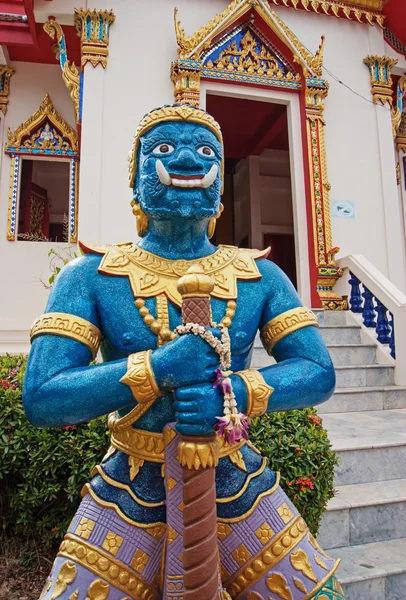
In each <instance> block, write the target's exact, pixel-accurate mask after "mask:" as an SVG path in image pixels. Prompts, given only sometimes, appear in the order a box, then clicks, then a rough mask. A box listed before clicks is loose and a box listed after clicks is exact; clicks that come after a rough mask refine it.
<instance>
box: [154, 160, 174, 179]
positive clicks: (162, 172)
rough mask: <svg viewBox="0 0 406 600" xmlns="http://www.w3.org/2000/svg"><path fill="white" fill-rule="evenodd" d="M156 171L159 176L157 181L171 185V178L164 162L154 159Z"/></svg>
mask: <svg viewBox="0 0 406 600" xmlns="http://www.w3.org/2000/svg"><path fill="white" fill-rule="evenodd" d="M156 172H157V174H158V177H159V181H160V182H161V183H163V184H164V185H171V183H172V179H171V176H170V175H169V173H168V171H167V170H166V169H165V167H164V164H163V162H162V161H161V160H159V159H158V160H157V161H156Z"/></svg>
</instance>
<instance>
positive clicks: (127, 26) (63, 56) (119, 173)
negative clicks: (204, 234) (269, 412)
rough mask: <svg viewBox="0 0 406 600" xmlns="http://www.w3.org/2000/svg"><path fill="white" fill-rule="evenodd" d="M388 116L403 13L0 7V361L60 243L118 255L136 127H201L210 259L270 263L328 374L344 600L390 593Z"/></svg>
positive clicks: (395, 521) (129, 227) (177, 6)
mask: <svg viewBox="0 0 406 600" xmlns="http://www.w3.org/2000/svg"><path fill="white" fill-rule="evenodd" d="M405 97H406V0H232V1H230V0H206V1H204V2H203V0H149V1H147V0H136V1H135V0H110V2H108V3H106V2H105V0H100V1H99V2H96V3H94V4H93V3H91V4H89V5H88V3H85V5H84V6H80V4H77V3H76V2H73V0H8V1H6V0H0V142H1V144H0V261H1V263H0V264H1V276H2V288H1V295H0V353H2V354H4V353H6V352H11V353H18V352H27V351H28V349H29V331H30V327H31V324H32V323H33V321H34V319H35V318H36V317H38V316H39V315H41V314H42V313H43V312H44V307H45V305H46V301H47V297H48V294H49V287H50V286H49V278H50V277H52V276H53V275H55V274H57V272H58V271H59V270H60V268H61V267H62V266H63V264H64V262H67V261H69V260H70V259H71V258H73V257H75V255H77V254H78V253H79V250H78V247H77V244H78V242H79V240H80V241H82V242H84V243H85V244H87V245H89V244H112V243H115V242H126V241H136V240H137V239H138V238H137V233H136V227H135V218H134V217H133V216H132V213H131V207H130V202H131V200H132V192H131V189H130V187H129V180H128V153H129V151H130V149H131V145H132V138H133V135H134V132H135V131H136V129H137V126H138V123H139V122H140V120H141V118H142V117H143V116H144V115H145V114H146V113H148V112H149V111H150V110H151V109H152V108H154V107H158V106H162V105H167V104H173V103H178V104H189V105H192V106H197V107H201V108H203V109H205V110H207V111H208V112H209V113H210V114H211V115H213V117H214V118H215V119H216V120H217V121H218V123H219V124H220V126H221V129H222V132H223V137H224V148H225V172H224V195H223V204H224V212H223V214H222V216H221V218H220V219H218V223H217V228H216V231H215V234H214V237H213V241H214V242H215V243H216V244H225V245H234V246H240V247H248V248H257V249H259V250H262V249H264V248H266V247H268V246H270V247H271V252H270V255H269V258H270V259H271V260H273V261H274V262H275V263H276V264H278V265H279V266H280V267H281V269H282V270H283V271H285V273H286V274H287V275H288V276H289V277H290V279H291V280H292V282H293V284H294V285H295V286H296V288H297V290H298V292H299V295H300V296H301V298H302V300H303V304H304V305H305V306H308V307H311V308H312V309H315V310H317V311H318V312H317V314H318V318H319V323H320V327H321V331H322V334H323V336H324V339H325V341H326V343H327V345H328V347H329V350H330V352H331V355H332V357H333V362H334V364H335V366H336V375H337V390H336V393H335V395H334V397H333V399H332V400H329V401H328V402H327V403H326V404H325V405H322V406H321V407H320V413H321V414H323V418H324V425H325V427H326V428H327V429H328V431H329V435H330V439H331V440H332V443H333V447H334V449H335V450H336V451H337V452H338V454H339V457H340V464H339V466H338V467H337V479H336V486H337V487H338V489H339V492H340V495H339V496H338V498H334V499H333V501H332V503H330V505H329V507H328V511H327V513H326V516H325V518H324V521H323V526H322V529H321V533H320V539H321V540H322V545H323V546H324V547H325V548H326V549H329V554H331V555H332V556H338V557H342V559H343V565H344V566H343V568H342V570H341V571H340V572H339V578H340V581H341V582H342V584H343V587H344V588H345V592H346V598H347V600H355V599H356V600H364V599H365V600H366V598H368V599H369V600H383V599H384V598H385V599H386V600H395V598H403V597H404V596H405V592H404V590H405V589H406V566H405V565H406V561H405V556H406V525H405V518H404V515H405V514H406V513H405V507H406V501H405V498H406V460H405V452H406V442H405V434H404V431H405V429H404V422H405V418H406V335H405V332H406V232H405V231H406V101H405V100H404V98H405ZM78 293H80V292H79V291H78ZM323 309H324V310H323ZM252 356H253V361H252V364H253V366H254V367H257V366H263V364H264V362H263V361H264V360H269V359H268V358H267V357H265V358H264V353H263V354H261V351H260V350H259V348H257V347H256V346H255V347H254V349H253V355H252ZM327 413H330V414H327ZM388 507H390V508H388ZM354 546H357V547H358V550H357V551H356V552H355V550H354ZM359 546H362V550H359ZM355 556H356V559H355V558H354V557H355ZM296 593H297V592H296ZM247 597H250V598H251V596H247ZM279 597H282V598H289V597H290V598H291V596H286V595H285V596H278V598H279ZM295 597H296V596H295ZM307 597H308V596H306V598H307ZM326 597H327V596H326ZM252 598H254V596H252ZM255 598H257V595H255Z"/></svg>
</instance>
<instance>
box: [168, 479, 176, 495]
mask: <svg viewBox="0 0 406 600" xmlns="http://www.w3.org/2000/svg"><path fill="white" fill-rule="evenodd" d="M167 485H168V491H169V492H171V491H172V490H173V488H174V487H175V486H176V481H175V480H174V478H173V477H168V479H167Z"/></svg>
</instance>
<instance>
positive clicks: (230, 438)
mask: <svg viewBox="0 0 406 600" xmlns="http://www.w3.org/2000/svg"><path fill="white" fill-rule="evenodd" d="M211 327H212V328H213V329H218V330H219V331H220V333H221V335H220V339H218V338H216V336H215V335H213V333H212V332H211V331H210V330H209V329H206V328H205V327H203V326H202V325H198V324H197V323H186V325H179V326H178V327H176V329H175V332H176V333H177V334H178V335H185V334H188V333H189V334H193V335H198V336H199V337H201V338H202V340H205V342H207V343H208V344H209V345H210V346H211V347H212V348H213V350H214V351H215V352H217V354H218V355H219V358H220V368H219V369H216V379H215V381H214V384H213V387H214V388H217V387H220V389H221V391H222V393H223V396H224V402H223V406H224V414H223V416H222V417H216V419H218V421H219V422H218V423H216V424H215V425H214V430H215V431H216V432H217V435H218V436H219V437H223V438H224V441H225V442H226V443H228V444H230V445H233V444H235V443H236V442H239V441H240V440H241V439H242V438H243V439H246V440H247V439H248V434H247V430H248V427H249V421H248V419H247V417H246V415H244V414H243V413H240V412H238V408H237V402H236V400H235V395H234V392H233V385H232V383H231V379H230V377H229V375H231V371H229V370H228V369H229V368H230V366H231V344H230V334H229V332H228V329H227V327H226V326H225V325H223V324H222V323H219V324H217V323H211Z"/></svg>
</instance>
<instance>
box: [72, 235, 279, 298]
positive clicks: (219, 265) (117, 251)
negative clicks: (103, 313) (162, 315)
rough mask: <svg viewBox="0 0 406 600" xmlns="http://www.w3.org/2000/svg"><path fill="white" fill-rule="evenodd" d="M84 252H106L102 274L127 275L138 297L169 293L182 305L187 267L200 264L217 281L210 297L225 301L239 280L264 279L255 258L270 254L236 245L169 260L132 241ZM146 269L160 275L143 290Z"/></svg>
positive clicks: (230, 295)
mask: <svg viewBox="0 0 406 600" xmlns="http://www.w3.org/2000/svg"><path fill="white" fill-rule="evenodd" d="M81 248H82V250H83V251H84V252H88V253H95V254H104V258H103V259H102V261H101V263H100V266H99V269H98V271H99V273H103V274H105V275H116V276H120V277H128V278H129V280H130V285H131V289H132V291H133V294H134V297H135V298H150V297H151V296H157V295H159V294H162V293H164V294H166V296H167V297H168V298H169V300H170V301H171V302H173V303H174V304H176V306H179V307H180V306H182V297H181V295H180V293H179V291H178V289H177V283H178V279H179V278H180V277H182V276H183V275H185V274H186V272H187V270H188V269H189V268H190V267H191V266H192V265H195V264H199V265H200V266H201V267H202V268H203V270H204V271H205V273H206V274H207V275H210V276H211V277H213V279H214V281H215V286H214V290H213V292H212V293H211V296H212V297H214V298H220V299H222V300H235V299H236V298H237V280H240V279H241V280H252V279H261V274H260V272H259V270H258V267H257V265H256V263H255V261H256V260H257V259H259V258H263V257H265V256H267V255H268V254H269V249H266V250H247V249H245V248H236V247H234V246H225V245H222V246H219V248H218V250H217V251H216V252H214V253H213V254H211V255H210V256H206V257H204V258H201V259H198V260H169V259H165V258H162V257H160V256H157V255H156V254H152V253H151V252H147V251H146V250H143V249H142V248H140V247H139V246H137V245H135V244H131V243H126V244H115V245H113V246H85V245H84V244H81ZM146 272H148V273H150V274H152V275H154V276H157V277H154V279H153V280H151V282H152V283H151V285H150V286H149V287H148V289H145V290H141V278H142V277H145V274H146Z"/></svg>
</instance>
